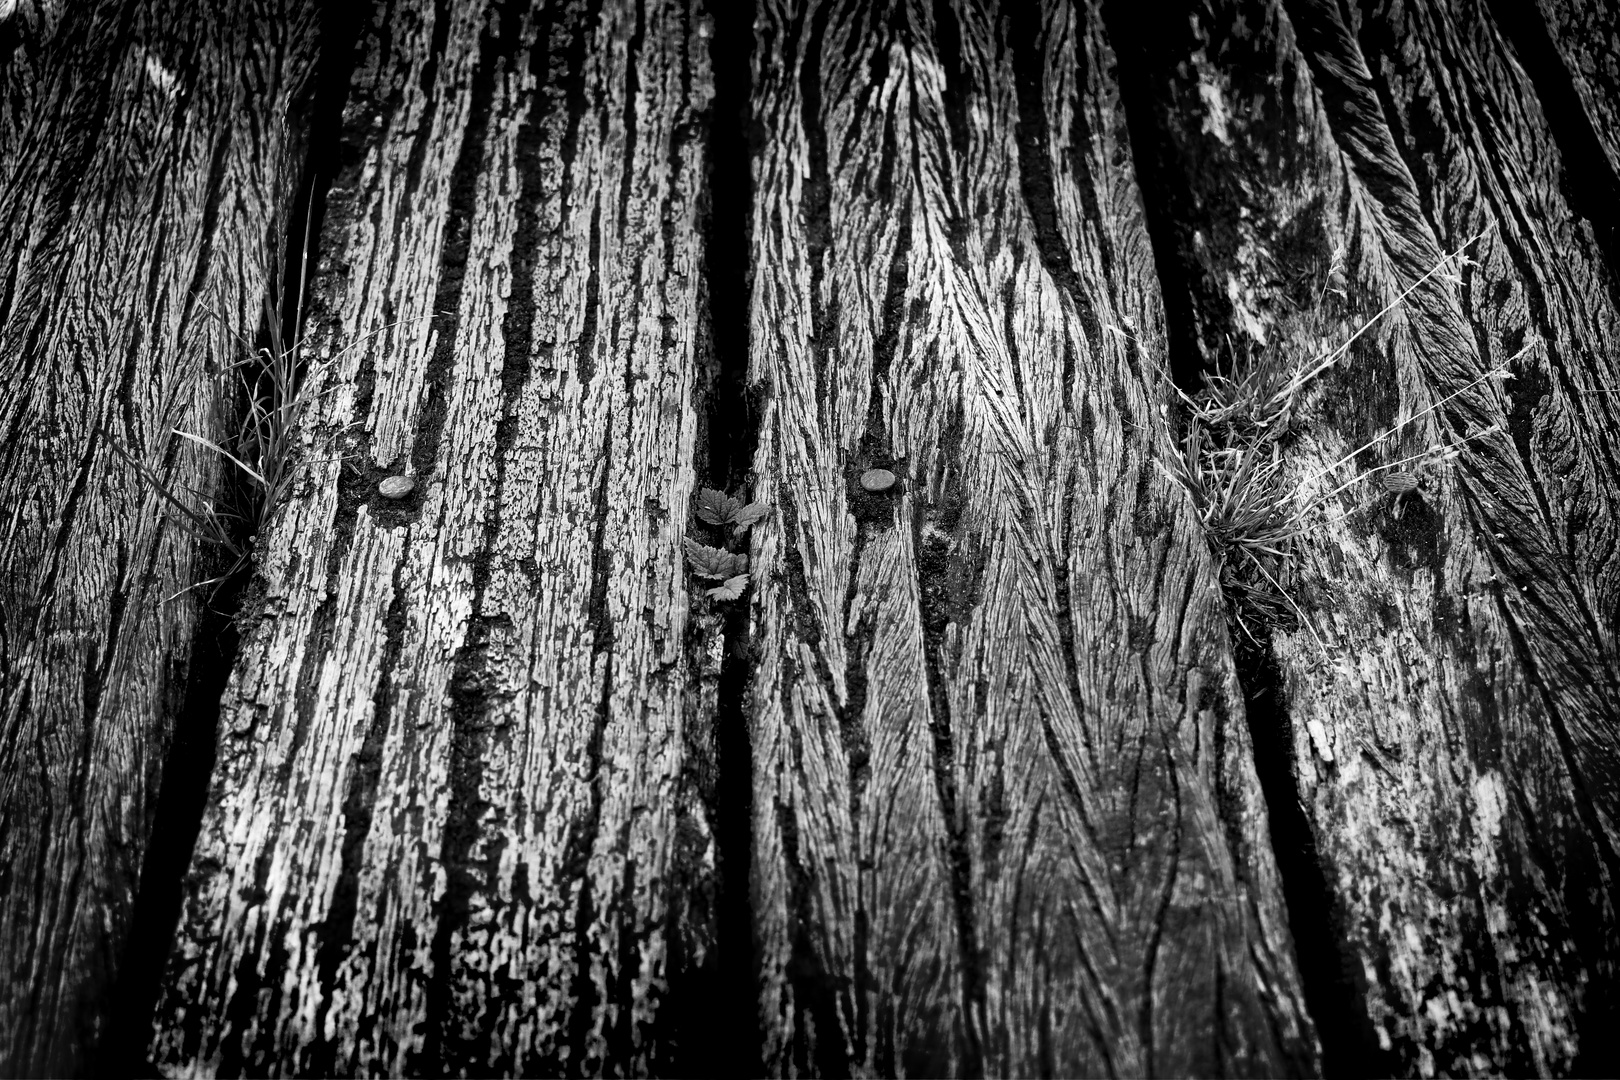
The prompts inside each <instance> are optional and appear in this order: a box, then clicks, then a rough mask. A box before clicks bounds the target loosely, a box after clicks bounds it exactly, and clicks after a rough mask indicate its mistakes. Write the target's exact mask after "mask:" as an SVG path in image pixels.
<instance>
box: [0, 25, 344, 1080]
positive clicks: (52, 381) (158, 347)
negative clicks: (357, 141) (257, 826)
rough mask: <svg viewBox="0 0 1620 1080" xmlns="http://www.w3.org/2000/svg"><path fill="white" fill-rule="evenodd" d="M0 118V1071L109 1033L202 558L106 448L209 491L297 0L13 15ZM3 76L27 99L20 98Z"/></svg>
mask: <svg viewBox="0 0 1620 1080" xmlns="http://www.w3.org/2000/svg"><path fill="white" fill-rule="evenodd" d="M9 14H10V16H11V22H10V23H9V24H7V25H3V26H0V34H4V37H3V38H0V41H3V42H4V44H5V45H6V46H7V47H8V48H9V49H11V50H12V51H13V56H14V57H15V59H16V61H17V62H16V66H15V67H12V66H11V60H10V59H9V58H8V59H6V60H5V61H4V63H5V66H6V67H7V77H6V95H7V97H6V100H7V105H6V110H5V115H4V116H3V117H0V250H3V251H4V256H3V258H4V262H3V267H4V276H3V279H0V280H3V282H4V284H3V286H0V506H4V507H5V510H4V516H5V519H6V523H5V531H4V534H3V539H0V970H4V972H5V977H4V978H3V979H0V1073H3V1074H5V1075H19V1074H39V1075H67V1074H72V1073H76V1072H78V1071H80V1070H82V1069H83V1068H84V1067H85V1063H86V1061H87V1060H88V1058H89V1056H90V1055H91V1053H92V1052H93V1051H94V1050H95V1049H96V1046H97V1043H98V1041H99V1040H100V1038H101V1037H102V1035H103V1033H104V1032H105V1030H106V1028H107V1024H108V1021H109V1009H110V1007H111V1005H110V1003H109V1001H108V999H107V994H108V990H109V987H110V985H111V984H112V982H113V980H114V978H115V976H116V974H117V964H118V958H119V956H120V954H121V952H122V949H123V947H124V944H125V940H126V936H127V934H128V931H129V925H130V917H131V908H132V903H133V896H134V892H135V888H136V883H137V881H138V879H139V876H140V871H141V864H142V860H143V857H144V854H145V852H146V850H147V847H148V841H149V839H150V838H149V835H148V832H149V829H150V827H151V820H152V814H153V811H154V807H155V805H156V795H157V787H158V780H159V777H160V770H161V767H162V763H163V760H164V756H165V753H166V751H167V748H168V746H169V742H170V737H171V735H172V734H173V731H174V725H175V720H176V715H177V713H178V711H179V708H180V705H181V700H182V698H183V695H184V693H185V689H186V669H187V663H188V659H189V657H190V654H191V645H192V641H191V638H192V633H193V629H194V627H195V626H196V624H197V613H198V607H199V604H200V602H201V594H200V593H192V594H190V595H188V596H186V597H184V598H182V599H180V600H176V601H173V602H166V598H168V597H169V596H171V594H174V593H176V592H178V591H180V590H182V589H184V588H185V587H186V586H188V585H190V584H191V583H193V582H194V581H196V580H198V578H200V577H202V576H205V575H206V573H207V572H208V571H206V570H205V569H204V567H205V565H206V563H207V562H208V561H209V559H210V558H211V553H208V552H206V551H199V544H198V543H197V542H196V541H195V540H194V539H193V538H192V537H191V536H189V535H188V534H187V533H186V532H185V531H183V530H181V529H179V528H177V527H176V526H175V523H174V522H173V520H172V517H173V515H172V514H170V513H169V512H168V506H167V504H166V503H165V501H164V500H163V498H162V497H161V496H160V495H159V494H158V492H157V491H156V490H154V488H153V486H152V485H151V484H149V483H147V482H146V481H143V480H142V479H141V478H140V477H139V475H138V474H136V473H135V472H134V471H133V470H132V469H131V468H130V467H129V466H128V464H127V463H126V462H125V461H124V460H123V458H122V457H120V456H119V455H118V454H116V453H114V452H113V451H112V450H111V449H110V448H109V446H108V441H107V438H106V437H104V436H103V434H101V433H102V432H103V431H105V432H107V433H110V437H111V438H113V439H116V440H118V442H119V443H120V444H121V445H122V446H123V447H124V448H125V450H126V451H127V452H129V453H131V454H133V455H134V456H136V457H137V458H139V459H140V460H142V461H144V462H145V463H146V464H147V467H148V468H149V469H151V470H152V471H153V472H154V473H155V474H157V475H160V476H162V477H164V478H165V482H167V483H169V484H171V485H173V486H174V487H175V489H176V490H178V491H186V490H188V489H190V488H195V489H198V490H201V491H204V492H210V491H213V490H214V489H215V487H216V484H217V483H218V481H219V478H220V465H221V462H220V461H219V460H218V459H217V457H215V456H213V455H211V454H209V453H207V452H204V451H202V450H200V449H199V448H197V447H196V446H194V445H192V444H189V443H186V442H184V441H183V440H180V439H178V438H176V437H175V436H174V435H173V434H172V429H174V428H177V427H178V428H184V429H186V430H188V431H191V432H194V433H201V434H203V435H204V436H205V437H212V438H218V437H220V434H221V427H222V426H223V425H225V424H227V423H229V419H228V414H229V409H230V407H231V405H230V402H231V400H232V397H231V390H232V387H233V380H232V378H231V377H230V376H228V375H227V376H224V377H221V376H220V373H221V372H222V371H224V370H226V369H228V368H229V366H230V365H231V364H232V363H234V362H235V361H236V360H237V359H238V358H239V356H240V348H241V346H240V344H239V338H238V336H237V335H241V334H244V333H245V334H247V335H248V336H250V337H251V334H252V332H253V329H254V327H255V326H256V325H257V323H258V320H259V316H260V309H259V297H260V295H261V294H262V291H263V289H264V287H265V284H266V279H267V277H268V275H269V274H270V273H272V272H273V270H274V269H275V258H274V253H273V252H272V251H270V250H267V247H266V242H265V239H266V237H267V236H269V235H270V234H271V233H272V232H273V231H274V230H275V229H277V228H278V227H282V226H284V221H285V217H284V214H283V213H282V211H283V210H284V207H283V206H281V205H279V200H280V199H281V198H282V197H283V193H285V192H287V191H289V190H290V189H291V187H292V185H293V184H294V183H295V182H296V177H295V160H294V156H293V155H294V147H293V146H292V145H291V142H290V134H291V132H290V128H289V114H290V112H291V110H292V108H293V102H294V99H295V98H296V96H297V95H298V94H299V93H300V91H301V88H302V86H303V84H304V82H305V80H306V78H307V76H308V74H309V71H310V66H311V63H312V60H313V55H314V37H315V34H314V20H313V18H312V14H311V12H310V11H308V10H306V9H304V8H302V7H301V6H300V5H291V6H288V5H277V8H276V11H275V12H271V11H269V10H266V9H264V8H261V7H258V6H256V5H224V6H221V5H213V4H203V5H195V4H187V5H178V6H177V5H170V4H161V3H159V4H151V5H142V6H140V7H139V8H138V9H135V8H129V7H128V6H127V5H121V4H86V5H81V6H78V7H76V8H74V9H73V10H72V11H66V12H65V11H63V10H62V9H60V7H59V6H58V5H54V4H46V5H41V6H35V5H32V4H27V5H22V7H21V8H19V9H16V10H10V11H9ZM14 79H26V80H28V82H29V85H27V86H26V87H19V86H18V85H17V84H16V83H15V82H14Z"/></svg>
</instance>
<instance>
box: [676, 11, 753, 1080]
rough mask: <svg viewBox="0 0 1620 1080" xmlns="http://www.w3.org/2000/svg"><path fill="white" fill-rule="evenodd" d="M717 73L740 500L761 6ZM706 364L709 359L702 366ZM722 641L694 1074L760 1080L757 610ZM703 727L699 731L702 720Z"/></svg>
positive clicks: (721, 350) (725, 451)
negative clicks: (707, 1007) (711, 871)
mask: <svg viewBox="0 0 1620 1080" xmlns="http://www.w3.org/2000/svg"><path fill="white" fill-rule="evenodd" d="M713 12H714V14H713V19H714V24H713V33H712V35H711V37H710V39H709V62H710V65H711V70H712V71H713V74H714V101H713V105H712V106H711V108H712V112H711V114H710V117H709V131H708V146H707V152H706V154H705V162H706V166H707V170H708V175H707V177H706V181H707V188H708V191H707V199H706V214H705V216H704V219H703V222H702V226H701V227H702V229H703V241H704V248H703V251H704V254H703V259H704V269H705V270H706V273H705V275H704V278H705V283H706V287H707V290H708V291H707V295H706V296H705V297H704V298H703V299H704V301H705V308H706V310H704V312H703V316H702V317H703V318H704V319H705V321H706V322H707V324H708V325H707V330H708V334H709V338H710V349H711V358H710V360H709V363H710V365H711V376H712V379H713V382H712V385H711V387H710V394H709V399H708V403H707V404H708V409H707V413H706V415H705V416H704V417H703V424H704V432H703V434H704V435H706V436H707V438H706V440H705V441H703V442H702V443H701V445H700V450H699V454H700V455H703V454H706V455H707V468H706V470H705V469H704V468H703V467H702V465H703V462H702V461H701V460H700V462H699V465H700V468H699V475H700V476H702V475H706V476H707V480H706V481H705V482H706V484H707V485H709V486H713V487H716V488H719V489H722V490H725V491H729V492H735V493H738V494H740V495H751V494H752V493H751V492H747V491H744V488H745V487H746V486H747V485H748V483H749V481H750V479H751V478H752V468H753V464H754V455H755V452H756V450H757V449H758V445H759V423H760V416H761V415H762V413H763V408H764V401H763V400H762V399H761V398H759V397H758V396H757V395H758V392H759V390H758V388H756V387H751V386H750V385H749V383H748V359H749V344H750V343H749V321H750V320H749V311H750V306H751V297H752V292H753V275H752V271H751V265H752V224H751V223H752V217H753V206H754V192H753V179H752V169H751V166H752V161H753V156H754V150H755V145H754V143H755V139H756V134H755V123H754V118H753V112H752V101H751V99H752V96H753V53H754V49H755V47H756V43H755V41H754V16H755V4H754V2H753V0H747V2H742V3H734V4H723V5H719V6H718V7H716V8H714V9H713ZM700 361H701V358H700ZM723 618H724V623H723V630H722V633H723V635H724V640H725V651H724V655H723V658H722V660H721V663H720V673H719V685H718V690H717V705H716V715H715V716H714V718H713V724H714V741H715V756H716V771H717V778H716V781H715V791H714V809H715V810H716V811H717V813H716V817H715V820H714V821H713V828H714V838H715V846H716V849H717V853H718V859H717V872H718V876H719V896H718V897H717V899H716V905H715V915H716V921H717V926H716V945H717V951H718V954H719V962H718V970H717V971H716V973H715V978H716V979H717V980H718V986H717V990H718V1000H717V1001H716V1002H715V1009H714V1011H713V1012H712V1013H708V1014H707V1015H706V1016H705V1017H704V1018H703V1020H702V1021H701V1022H699V1021H698V1019H697V1014H696V1013H694V1014H693V1021H694V1026H695V1027H696V1028H697V1030H694V1032H693V1034H695V1035H701V1036H706V1037H703V1038H699V1039H698V1040H696V1041H697V1042H698V1043H699V1044H704V1043H707V1044H709V1045H707V1046H705V1048H704V1049H703V1050H702V1051H701V1052H698V1053H695V1054H690V1055H687V1057H686V1060H685V1061H683V1062H682V1063H681V1064H682V1066H683V1067H684V1068H687V1069H694V1068H697V1069H712V1071H713V1072H714V1074H716V1075H719V1076H758V1075H760V1074H761V1072H762V1070H763V1068H764V1065H763V1058H762V1053H763V1033H762V1031H761V1028H760V1001H759V991H758V976H759V957H758V953H757V945H756V942H755V940H754V914H753V905H752V903H751V891H752V890H751V881H752V877H753V843H754V834H753V816H754V804H753V803H754V776H753V772H754V770H753V746H752V737H751V725H752V721H753V715H752V714H753V710H752V708H751V706H750V702H751V701H752V697H753V682H754V643H753V642H752V641H751V640H750V634H749V606H748V604H747V603H745V602H734V603H731V604H728V605H726V610H725V613H724V616H723ZM692 720H693V721H694V722H697V721H699V720H700V718H698V717H693V718H692Z"/></svg>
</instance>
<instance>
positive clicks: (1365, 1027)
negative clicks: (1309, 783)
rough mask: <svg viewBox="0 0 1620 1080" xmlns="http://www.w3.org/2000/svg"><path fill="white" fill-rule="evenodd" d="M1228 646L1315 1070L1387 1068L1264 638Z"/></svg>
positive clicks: (1379, 1071) (1370, 1072) (1358, 1072)
mask: <svg viewBox="0 0 1620 1080" xmlns="http://www.w3.org/2000/svg"><path fill="white" fill-rule="evenodd" d="M1234 653H1235V657H1234V658H1235V660H1236V663H1237V674H1238V682H1239V684H1240V685H1241V686H1242V688H1243V711H1244V715H1245V717H1246V718H1247V721H1248V725H1249V739H1250V742H1251V743H1253V745H1254V771H1255V773H1256V775H1257V776H1258V777H1259V779H1260V790H1261V792H1262V793H1263V794H1264V795H1265V797H1266V816H1267V825H1268V827H1269V829H1270V833H1271V848H1272V853H1273V855H1274V857H1275V858H1276V860H1277V870H1278V873H1279V874H1280V875H1281V877H1282V885H1283V900H1284V903H1286V904H1287V907H1288V927H1289V930H1290V932H1291V933H1292V935H1293V938H1294V954H1295V956H1296V958H1297V960H1298V963H1299V973H1300V981H1301V983H1302V984H1303V989H1304V992H1305V1006H1306V1008H1307V1009H1308V1010H1309V1011H1310V1014H1311V1019H1312V1020H1313V1021H1315V1023H1316V1032H1317V1036H1318V1038H1320V1039H1321V1041H1322V1074H1323V1075H1324V1076H1326V1077H1328V1078H1329V1080H1333V1078H1337V1077H1344V1078H1347V1080H1348V1078H1352V1077H1364V1076H1391V1075H1394V1072H1395V1071H1397V1066H1398V1064H1399V1063H1398V1062H1397V1061H1396V1060H1395V1059H1394V1058H1393V1057H1392V1056H1391V1055H1390V1054H1387V1053H1385V1052H1384V1051H1382V1050H1381V1049H1379V1046H1378V1036H1377V1034H1376V1033H1375V1032H1374V1030H1373V1025H1372V1021H1371V1019H1370V1018H1369V1017H1368V1014H1367V1009H1366V1001H1365V999H1366V993H1367V986H1366V983H1365V980H1364V979H1362V978H1361V977H1360V973H1359V972H1358V970H1357V968H1356V963H1355V960H1354V958H1353V957H1352V956H1350V955H1349V954H1348V953H1347V951H1346V950H1345V948H1344V947H1343V943H1344V942H1346V941H1347V940H1348V926H1347V924H1346V918H1345V912H1344V908H1343V906H1342V905H1341V904H1340V903H1339V902H1338V899H1337V898H1336V897H1335V895H1334V893H1333V889H1332V886H1331V884H1330V883H1329V881H1328V878H1327V874H1326V872H1325V871H1324V870H1323V867H1322V859H1321V853H1320V852H1319V851H1318V849H1317V845H1316V834H1315V833H1314V832H1313V831H1312V830H1311V823H1310V819H1309V818H1308V817H1307V816H1306V813H1305V807H1304V806H1303V805H1302V804H1301V803H1300V801H1299V787H1298V785H1297V783H1296V781H1295V775H1296V771H1297V768H1298V763H1297V762H1296V761H1295V760H1294V749H1293V748H1294V738H1293V720H1292V718H1291V717H1290V716H1289V713H1288V706H1287V703H1286V697H1285V694H1284V689H1283V678H1282V671H1281V670H1280V669H1279V668H1278V666H1277V659H1276V656H1275V654H1274V653H1273V652H1272V647H1271V641H1270V639H1269V637H1268V639H1267V640H1266V641H1265V642H1264V643H1263V644H1260V645H1256V644H1255V643H1253V642H1249V641H1239V642H1237V648H1236V649H1235V650H1234Z"/></svg>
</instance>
